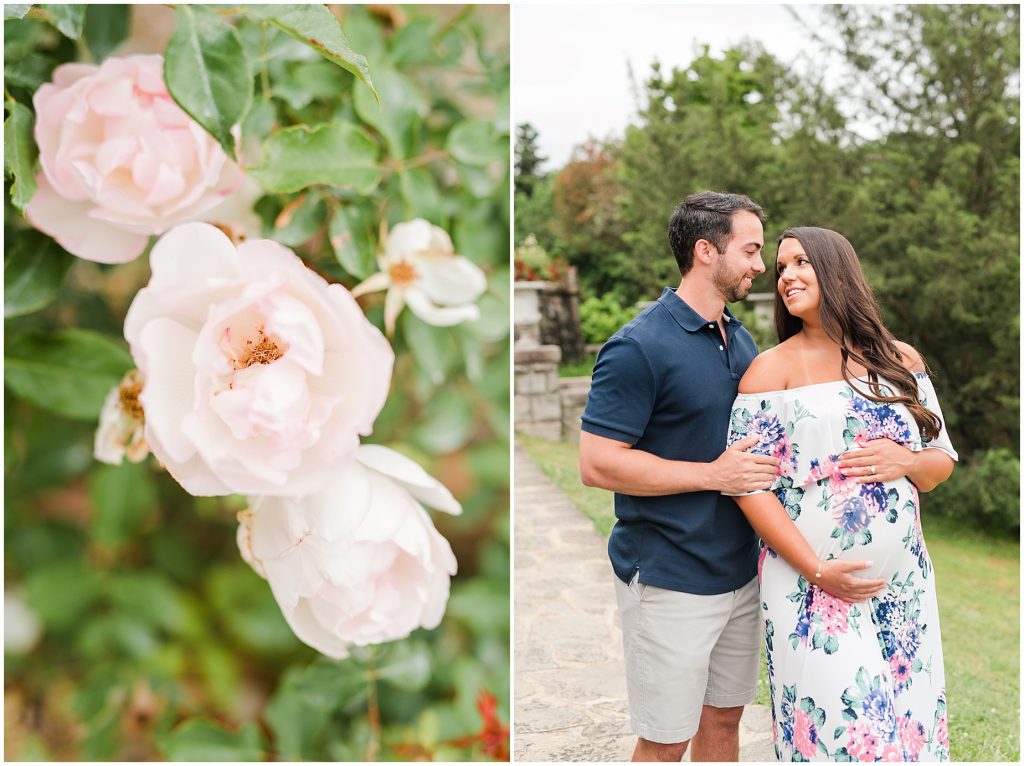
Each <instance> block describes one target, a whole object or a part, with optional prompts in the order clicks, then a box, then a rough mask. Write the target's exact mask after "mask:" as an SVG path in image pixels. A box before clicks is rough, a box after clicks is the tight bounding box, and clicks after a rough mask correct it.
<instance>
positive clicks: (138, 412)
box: [117, 370, 144, 421]
mask: <svg viewBox="0 0 1024 766" xmlns="http://www.w3.org/2000/svg"><path fill="white" fill-rule="evenodd" d="M141 393H142V376H141V375H140V374H139V372H138V370H132V371H131V372H130V373H129V374H128V377H126V378H125V380H124V382H123V383H122V384H121V387H120V389H119V390H118V392H117V398H118V401H119V402H120V404H121V409H122V410H123V411H124V412H125V414H126V415H128V416H129V417H131V418H135V419H136V420H139V421H141V420H143V419H144V414H143V411H142V404H141V403H140V402H139V394H141Z"/></svg>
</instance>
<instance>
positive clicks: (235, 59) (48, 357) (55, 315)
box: [4, 6, 511, 761]
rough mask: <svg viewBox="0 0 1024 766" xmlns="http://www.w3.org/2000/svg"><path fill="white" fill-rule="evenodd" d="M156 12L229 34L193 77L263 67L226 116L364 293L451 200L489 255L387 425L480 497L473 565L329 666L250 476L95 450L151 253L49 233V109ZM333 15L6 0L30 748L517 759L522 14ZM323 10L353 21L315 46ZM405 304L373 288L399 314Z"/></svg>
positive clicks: (10, 579) (13, 490) (425, 347)
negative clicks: (518, 68)
mask: <svg viewBox="0 0 1024 766" xmlns="http://www.w3.org/2000/svg"><path fill="white" fill-rule="evenodd" d="M211 8H212V7H211ZM141 13H147V14H150V15H149V18H150V21H151V22H153V23H155V24H157V25H158V26H159V25H160V24H163V25H164V26H166V27H167V29H166V30H165V32H166V33H167V34H168V35H170V33H171V27H172V26H174V23H175V17H177V24H178V25H179V28H176V30H175V31H174V35H173V37H171V43H170V45H171V46H172V47H173V46H184V50H185V51H186V52H187V49H188V48H189V46H191V47H192V48H195V45H196V43H197V41H198V42H199V43H200V49H202V50H204V51H205V53H206V55H204V56H201V57H198V58H195V57H194V60H192V61H184V62H182V61H179V62H178V64H179V65H178V67H177V69H175V70H173V71H171V70H169V71H168V76H169V77H171V78H172V79H174V80H175V81H174V82H171V83H170V87H171V90H172V93H175V95H178V94H179V93H180V92H181V88H183V87H187V85H188V82H187V80H188V78H189V77H198V76H203V77H207V76H208V77H211V78H213V79H214V80H217V81H219V82H221V83H222V84H224V83H227V84H228V85H230V84H231V83H234V86H233V87H236V88H237V87H238V83H237V82H236V80H233V79H232V78H236V79H237V77H238V73H239V72H243V73H244V72H247V71H248V72H250V73H251V78H246V82H245V83H244V84H243V86H242V89H243V91H244V92H241V93H238V92H233V91H232V88H231V87H224V88H219V89H217V90H215V91H214V92H213V95H212V98H213V103H212V106H213V107H215V109H214V110H213V113H212V114H213V116H212V117H210V118H209V119H216V120H220V122H221V127H222V128H223V126H224V125H227V126H228V127H230V122H231V120H232V119H234V118H237V117H238V116H242V122H241V126H242V127H241V135H240V137H239V140H238V144H239V147H240V149H241V156H244V157H245V161H244V162H245V163H247V167H248V168H252V167H259V171H257V173H256V175H258V176H259V178H260V180H261V181H263V182H264V183H265V184H266V187H265V188H267V190H268V191H267V193H266V194H265V195H264V196H263V197H262V198H261V199H260V200H259V201H258V202H257V203H256V211H257V212H258V214H259V216H260V219H261V221H262V232H261V233H262V235H263V236H267V237H270V238H273V239H276V240H278V241H280V242H282V243H284V244H286V245H288V246H289V247H292V248H293V249H294V250H295V251H296V252H297V253H298V254H299V255H300V256H301V257H302V258H303V259H304V260H305V262H306V263H307V264H308V265H309V266H310V267H311V268H313V269H315V270H316V271H318V272H319V273H320V274H322V275H323V276H325V277H326V278H327V279H329V280H331V281H335V282H340V283H341V284H344V285H346V286H347V287H350V288H351V287H353V286H354V285H355V284H356V283H358V282H359V281H360V280H361V279H362V278H364V277H365V276H367V275H369V274H370V273H372V272H373V271H376V264H375V261H374V254H375V253H376V250H377V244H378V237H379V236H380V231H381V227H382V224H384V225H385V226H388V227H390V226H394V225H395V224H397V223H399V222H401V221H405V220H408V219H411V218H414V217H423V218H426V219H428V220H430V221H431V222H432V223H434V224H437V225H439V226H442V227H443V228H445V229H446V230H447V231H449V232H450V233H451V234H452V237H453V239H454V242H455V247H456V251H457V252H458V253H459V254H461V255H465V256H467V257H468V258H470V259H472V260H473V261H474V262H476V263H477V264H478V265H479V266H480V267H481V268H483V269H484V270H485V272H486V273H487V277H488V292H487V294H486V295H485V296H484V297H483V298H482V299H481V301H480V303H479V305H480V309H481V316H480V318H479V319H478V320H476V321H473V322H468V323H465V324H462V325H459V326H457V327H451V328H438V327H432V326H429V325H426V324H424V323H423V322H422V321H420V320H419V319H418V318H416V317H415V316H413V315H412V314H411V313H409V312H406V313H405V314H404V315H403V316H402V317H401V321H400V322H399V326H398V331H397V333H396V336H395V337H394V338H392V344H393V345H394V347H395V351H396V356H397V359H396V366H395V372H394V378H393V382H392V390H391V392H390V395H389V398H388V401H387V404H386V406H385V408H384V411H383V412H382V414H381V415H380V417H379V419H378V421H377V423H376V425H375V429H374V434H373V438H372V441H374V442H377V443H382V444H388V445H389V446H392V447H394V448H396V449H399V450H400V451H402V452H404V453H405V454H407V455H410V456H411V457H413V458H414V459H415V460H417V461H418V462H419V463H420V464H422V465H423V466H424V468H425V469H426V470H427V471H428V472H430V473H431V474H432V475H434V476H436V477H438V478H439V479H440V480H441V481H442V482H443V483H445V484H446V485H447V486H448V487H449V488H450V489H451V490H452V491H453V493H454V494H455V495H456V497H457V498H458V499H459V500H460V502H461V503H462V506H463V509H464V512H463V514H462V515H461V516H458V517H451V518H449V517H444V518H440V517H438V518H435V523H436V524H437V525H438V527H439V529H440V531H441V532H442V533H443V534H444V535H445V536H446V537H448V539H449V540H450V542H451V544H452V548H453V549H454V551H455V554H456V557H457V559H458V561H459V573H458V575H457V576H456V577H455V578H454V579H453V581H452V590H451V599H450V602H449V606H448V611H447V614H446V616H445V618H444V620H443V621H442V623H441V625H440V627H438V628H437V629H436V630H433V631H423V630H420V631H417V632H416V633H414V634H413V635H412V636H411V637H410V638H409V639H407V640H404V641H399V642H394V643H391V644H385V645H382V646H378V647H370V648H365V649H360V650H357V651H355V652H354V653H353V656H352V657H351V658H349V659H347V660H343V661H331V660H327V659H326V658H324V657H321V656H319V655H318V654H317V653H316V652H314V651H313V650H311V649H309V648H308V647H306V646H304V645H303V644H301V643H300V642H299V641H298V640H297V639H296V638H295V637H294V635H293V634H292V632H291V630H290V629H289V628H288V626H287V624H286V623H285V621H284V619H283V617H282V615H281V612H280V609H279V608H278V606H277V604H276V602H275V601H274V598H273V596H272V595H271V592H270V589H269V587H268V586H267V583H266V582H264V581H263V580H262V579H260V577H259V576H258V575H256V574H255V573H254V572H253V571H252V570H251V569H250V568H249V567H248V566H247V565H246V564H245V563H243V562H242V560H241V558H240V556H239V553H238V550H237V547H236V543H235V530H236V526H237V523H236V520H235V513H236V512H237V511H239V510H241V509H242V508H244V505H245V500H244V498H239V497H228V498H192V497H190V496H188V495H187V494H186V493H185V492H184V491H183V490H181V488H180V487H178V486H177V484H176V483H175V482H174V481H173V480H172V479H171V478H170V477H169V476H168V475H167V474H166V473H164V472H163V471H162V470H161V469H160V467H159V466H158V465H157V464H156V463H155V461H153V460H150V461H148V462H147V463H143V464H139V465H131V464H126V465H122V466H117V467H112V466H103V465H100V464H98V463H96V462H94V461H93V459H92V439H93V431H94V429H95V423H96V420H97V417H98V415H99V410H100V406H101V404H102V400H103V396H104V395H105V393H106V391H108V390H109V389H110V388H112V387H113V386H114V385H116V384H117V382H118V381H119V379H120V375H121V374H122V373H123V372H124V370H125V369H127V368H128V367H129V366H130V359H129V358H128V355H127V350H126V346H125V344H124V343H123V342H122V341H121V340H120V336H121V327H122V323H123V320H124V314H125V310H126V309H127V306H128V304H129V303H130V301H131V299H132V297H133V296H134V294H135V292H136V291H137V290H138V289H139V288H140V287H141V286H142V285H144V284H145V282H146V281H147V279H148V266H147V264H146V256H143V257H142V258H140V259H138V260H137V261H135V262H133V263H130V264H125V265H122V266H116V267H108V266H100V265H97V264H94V263H90V262H87V261H83V260H80V259H74V258H71V257H69V256H67V255H66V254H65V253H63V251H62V250H61V248H60V247H59V246H58V245H56V244H55V243H54V242H53V241H52V240H50V239H49V238H47V237H44V236H42V235H40V234H38V233H37V232H34V231H32V230H31V229H30V228H29V227H28V224H27V222H26V221H25V220H24V219H23V218H22V217H21V215H20V214H19V213H18V212H17V209H20V207H21V206H22V205H23V204H24V201H25V200H26V199H27V197H25V196H24V195H25V188H24V186H25V184H26V183H28V182H29V181H30V180H31V179H33V178H34V172H36V167H37V166H36V165H33V163H34V162H35V155H34V145H33V141H32V138H31V128H30V124H29V127H28V129H26V122H28V120H27V117H31V108H32V106H31V104H32V102H31V96H32V93H33V92H34V90H35V89H36V88H38V87H39V85H41V84H42V83H44V82H46V81H47V80H48V79H49V77H50V74H51V73H52V70H53V68H54V67H55V66H56V65H58V64H60V63H64V62H67V61H76V60H82V59H83V57H87V56H88V55H89V54H88V53H87V51H91V53H92V55H93V56H95V57H97V58H100V57H103V56H106V55H110V54H111V53H113V54H114V55H117V52H118V46H120V45H121V44H122V43H123V42H124V40H125V38H126V36H127V34H128V29H129V25H130V22H131V20H132V18H133V17H134V16H136V15H137V14H141ZM333 13H334V15H332V12H329V11H328V10H326V9H325V8H323V7H320V6H305V7H289V8H288V9H284V7H279V6H266V7H253V8H252V9H251V10H249V11H245V12H241V11H240V10H239V9H234V10H233V11H231V12H229V13H225V12H217V13H211V12H210V9H209V8H203V7H198V6H192V7H185V6H179V7H178V9H177V11H172V10H169V9H167V8H161V7H157V6H152V7H148V8H142V7H132V6H109V7H102V8H101V7H98V6H88V7H85V6H33V7H31V9H30V8H29V7H28V6H5V25H4V33H5V49H4V52H5V62H4V63H5V85H6V86H7V93H8V98H7V111H8V115H9V116H8V120H7V122H6V123H5V132H6V131H7V130H10V131H12V132H11V134H10V135H11V136H14V137H16V138H17V141H16V142H15V141H11V140H10V139H8V141H7V142H5V143H6V144H7V145H8V151H6V152H5V160H7V161H6V162H5V171H6V172H5V177H6V182H5V186H6V192H7V193H6V194H5V201H4V205H5V208H4V223H5V231H4V238H5V243H6V245H7V248H6V254H5V263H4V269H5V303H6V306H7V311H6V323H5V330H6V333H5V334H6V346H5V356H6V364H5V386H6V391H5V393H6V396H5V400H4V412H5V433H4V438H5V445H4V446H5V449H4V460H5V472H6V482H5V501H6V513H5V526H4V530H5V537H6V556H5V572H4V574H5V581H6V586H7V588H8V590H9V591H10V592H13V593H16V594H19V595H20V596H21V597H22V598H23V600H24V601H25V602H26V603H27V605H28V606H29V608H30V609H31V610H32V611H33V612H34V613H35V614H36V615H37V617H38V619H39V620H40V623H41V626H42V632H41V636H40V638H39V640H38V643H37V644H36V645H35V646H34V647H33V648H31V649H29V650H28V651H16V652H7V653H6V654H5V665H6V673H5V702H6V705H5V713H6V727H5V744H6V755H7V758H8V759H33V760H69V759H70V760H111V759H113V760H148V759H173V760H263V759H274V760H293V759H305V760H324V761H326V760H356V761H362V760H376V759H381V760H392V759H400V758H407V757H410V754H415V755H417V756H418V757H432V758H436V759H440V760H480V759H486V758H491V757H496V756H497V757H502V753H501V751H500V748H499V749H495V748H494V747H493V743H492V745H488V744H487V743H488V742H490V740H487V739H486V738H485V737H484V736H482V732H484V731H485V729H487V728H488V726H490V727H491V730H493V731H498V732H499V734H500V732H501V731H502V728H501V722H502V721H504V722H507V721H508V720H509V640H510V624H509V566H510V559H509V542H510V534H509V515H508V510H509V508H508V503H509V476H508V471H509V451H508V444H509V409H508V406H509V375H508V369H509V349H508V333H509V325H508V313H509V303H508V302H509V287H510V282H511V280H510V275H509V257H508V242H509V226H510V224H509V221H510V209H509V204H508V199H509V194H510V188H509V184H510V179H509V173H508V164H509V163H508V154H509V138H508V134H509V126H508V113H509V108H508V84H509V65H508V9H507V7H500V6H494V7H487V8H481V9H472V8H469V7H460V6H444V7H434V8H417V7H405V6H374V7H373V9H372V10H370V9H368V8H365V7H361V6H343V7H338V8H337V9H335V11H334V12H333ZM160 14H163V15H162V16H161V15H160ZM335 16H337V17H338V18H339V19H340V26H338V28H337V33H336V34H334V33H333V32H332V30H331V27H330V24H327V21H330V22H331V23H333V24H335V26H337V24H336V23H335V22H334V21H333V19H334V17H335ZM310 23H313V24H314V25H319V26H318V27H317V28H318V29H320V30H321V31H323V32H324V33H325V35H324V36H322V39H320V40H318V41H309V40H306V42H303V41H302V39H305V38H303V35H304V34H305V32H303V30H304V29H306V27H307V26H308V24H310ZM342 30H343V32H342ZM70 38H81V39H82V40H84V46H83V45H82V44H81V41H80V42H79V44H76V43H75V42H74V41H73V40H71V39H70ZM297 38H301V39H297ZM307 43H309V44H307ZM156 52H159V51H156ZM215 54H216V55H215ZM190 67H191V68H190ZM197 67H198V69H197ZM247 67H248V68H247ZM229 70H230V71H229ZM218 78H219V80H218ZM371 83H372V85H371ZM191 97H192V98H202V97H203V94H197V93H193V94H191ZM378 97H379V102H378ZM199 106H200V107H201V106H202V104H200V105H199ZM207 106H210V104H208V105H207ZM197 108H198V107H197ZM25 112H28V115H27V117H26V115H25ZM204 120H207V118H206V117H204ZM203 124H204V125H206V127H207V128H208V129H211V131H212V132H214V134H215V135H218V133H217V131H216V130H215V129H214V128H216V126H211V125H207V124H206V122H205V121H204V123H203ZM298 135H305V136H310V135H313V136H315V137H316V140H315V141H314V142H313V144H312V147H310V146H309V145H308V144H303V143H302V142H298V143H296V142H295V141H294V137H295V136H298ZM219 138H221V139H222V142H223V143H225V144H226V145H228V146H230V145H231V141H232V137H231V135H230V133H225V132H224V131H223V130H220V133H219ZM12 151H17V153H15V154H11V152H12ZM30 193H31V192H29V194H30ZM23 197H24V199H23ZM257 234H258V233H257ZM382 302H383V294H377V295H373V296H368V297H367V298H366V299H365V302H364V304H365V308H366V310H367V315H368V317H369V318H370V320H371V321H373V322H375V323H376V324H377V325H378V326H382V324H383V322H382ZM488 694H489V695H493V697H494V698H496V700H497V710H496V711H495V712H489V709H488V708H487V706H486V705H484V704H483V703H481V702H480V701H481V700H482V699H485V698H486V695H488ZM478 703H480V704H479V705H478ZM488 716H490V717H491V720H488ZM504 737H505V744H506V746H507V731H505V734H504Z"/></svg>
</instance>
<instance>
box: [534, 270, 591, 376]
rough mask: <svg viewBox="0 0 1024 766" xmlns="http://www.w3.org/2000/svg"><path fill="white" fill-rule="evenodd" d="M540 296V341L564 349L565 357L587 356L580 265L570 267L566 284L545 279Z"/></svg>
mask: <svg viewBox="0 0 1024 766" xmlns="http://www.w3.org/2000/svg"><path fill="white" fill-rule="evenodd" d="M545 285H546V287H545V289H544V290H543V291H542V292H540V293H539V296H538V297H539V298H540V315H541V320H540V342H541V343H542V344H544V345H553V346H558V347H559V348H560V349H562V359H563V360H564V361H566V362H578V361H579V360H581V359H582V358H583V330H582V328H581V327H580V291H579V282H578V280H577V278H576V269H575V268H570V269H569V271H568V273H567V274H566V276H565V284H564V285H557V284H552V283H550V282H548V283H545Z"/></svg>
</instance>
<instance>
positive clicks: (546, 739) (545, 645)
mask: <svg viewBox="0 0 1024 766" xmlns="http://www.w3.org/2000/svg"><path fill="white" fill-rule="evenodd" d="M515 467H516V470H515V487H516V494H515V502H516V508H515V562H514V568H515V633H514V635H515V665H514V668H515V687H514V688H515V700H514V706H515V713H514V717H513V720H514V721H515V731H514V739H513V744H514V752H513V760H515V761H628V760H629V757H630V755H631V754H632V752H633V746H634V744H635V742H636V738H635V736H634V734H633V732H632V731H631V729H630V728H629V715H628V712H627V706H626V681H625V678H624V676H623V673H624V671H623V661H622V632H621V631H620V629H619V627H618V624H617V620H616V612H617V610H616V606H615V588H614V584H613V581H612V579H611V578H612V573H611V568H610V566H609V563H608V555H607V553H606V551H605V545H606V542H605V540H604V538H602V537H601V536H600V535H599V534H598V533H597V531H596V530H595V529H594V527H593V525H592V524H591V522H590V520H589V519H588V518H586V517H585V516H584V515H583V514H582V513H580V512H579V511H577V510H576V508H575V506H573V504H572V503H571V502H570V501H569V499H568V498H567V497H566V496H565V495H564V494H563V493H562V492H561V491H560V490H559V489H558V488H556V487H555V486H554V485H552V484H551V482H549V481H548V480H547V478H546V477H545V476H544V474H543V473H541V471H540V469H539V468H537V466H536V465H535V464H534V463H533V461H532V460H530V458H529V457H527V455H526V453H525V452H524V451H523V450H522V449H521V448H520V447H519V446H518V445H517V446H516V448H515ZM740 760H742V761H774V760H775V753H774V750H773V747H772V741H771V712H770V711H769V709H768V708H767V707H765V706H763V705H751V706H749V707H748V708H747V711H746V712H745V713H744V716H743V721H742V722H741V724H740Z"/></svg>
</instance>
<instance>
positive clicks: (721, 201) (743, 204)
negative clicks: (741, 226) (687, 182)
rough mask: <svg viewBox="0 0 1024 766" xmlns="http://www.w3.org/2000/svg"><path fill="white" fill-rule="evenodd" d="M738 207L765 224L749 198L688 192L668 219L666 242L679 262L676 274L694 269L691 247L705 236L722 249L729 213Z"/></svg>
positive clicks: (729, 226) (727, 236)
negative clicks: (689, 193)
mask: <svg viewBox="0 0 1024 766" xmlns="http://www.w3.org/2000/svg"><path fill="white" fill-rule="evenodd" d="M737 210H746V211H748V212H750V213H753V214H754V215H756V216H757V217H758V219H760V221H761V222H762V223H764V211H763V210H762V209H761V206H760V205H758V204H757V203H756V202H754V201H753V200H752V199H750V197H747V196H746V195H743V194H725V193H722V192H710V191H703V192H697V193H696V194H691V195H690V196H689V197H687V198H686V199H684V200H683V201H682V202H680V203H679V205H677V206H676V209H675V210H674V211H672V218H671V219H669V222H668V244H669V246H670V247H671V248H672V254H673V255H675V257H676V263H678V264H679V274H680V275H681V276H686V274H687V273H688V272H689V271H690V269H691V268H693V248H694V245H696V244H697V240H700V239H706V240H707V241H708V242H710V243H711V244H712V245H714V246H715V248H716V249H717V250H718V251H719V252H722V250H724V249H725V246H726V244H727V243H728V242H729V239H730V238H731V237H732V216H733V213H735V212H736V211H737Z"/></svg>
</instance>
